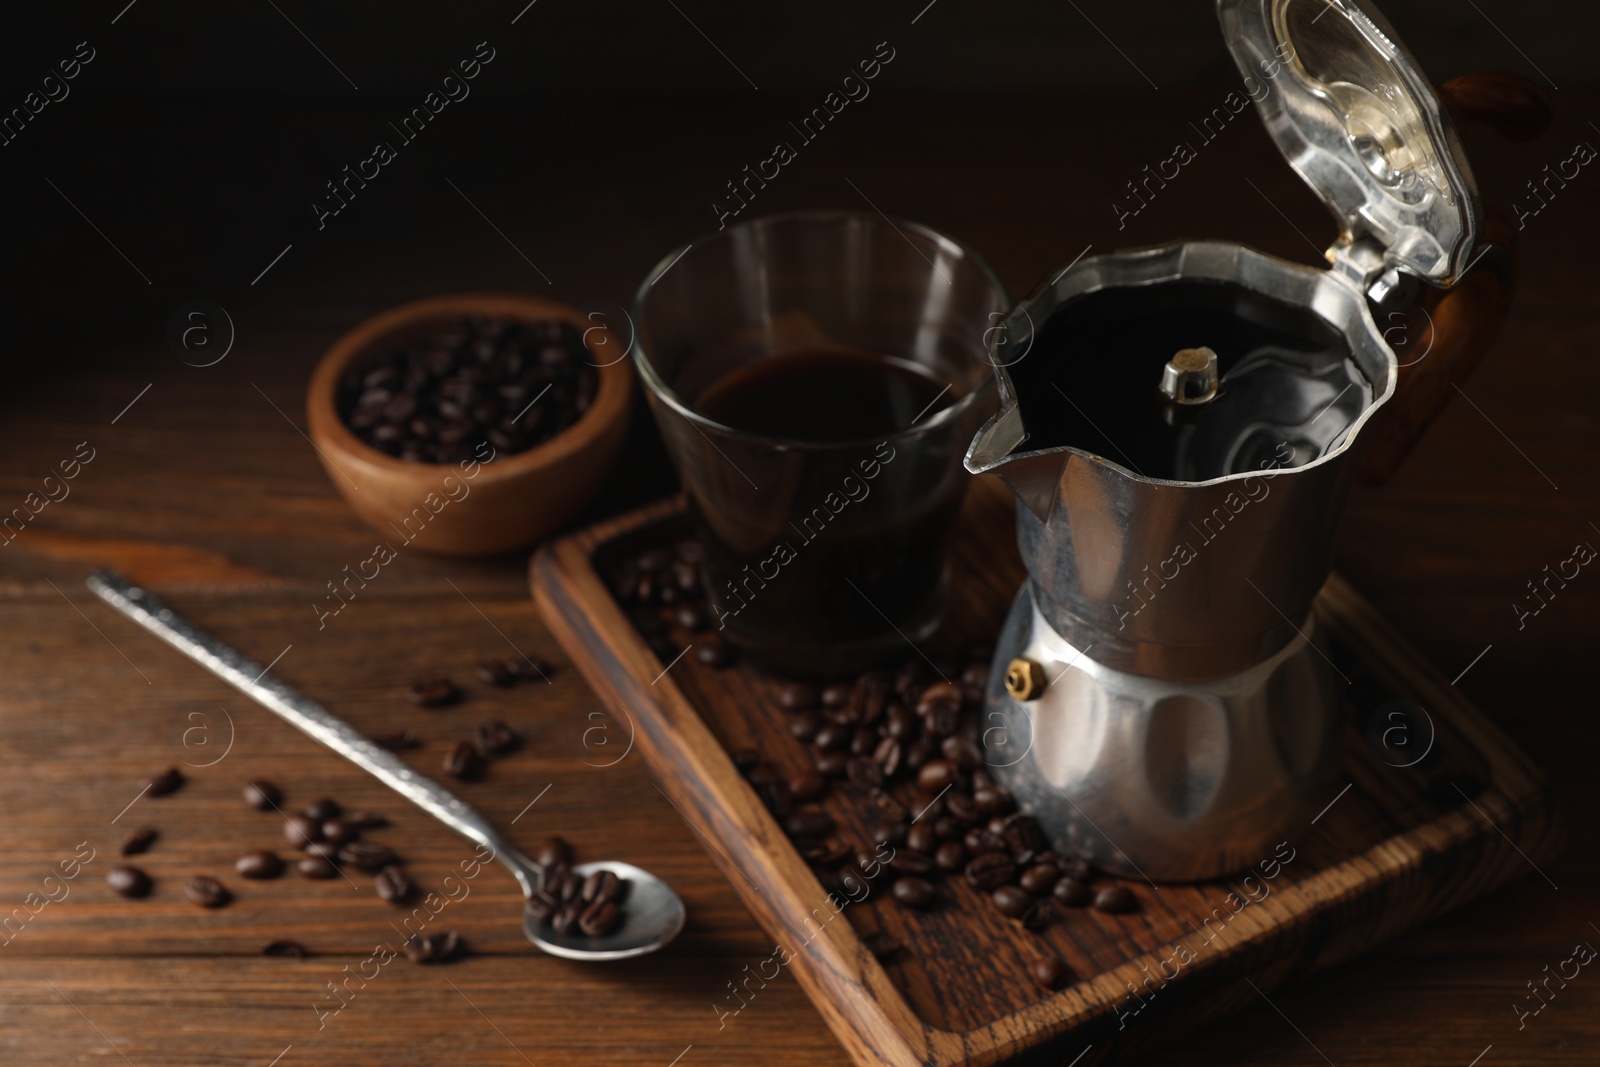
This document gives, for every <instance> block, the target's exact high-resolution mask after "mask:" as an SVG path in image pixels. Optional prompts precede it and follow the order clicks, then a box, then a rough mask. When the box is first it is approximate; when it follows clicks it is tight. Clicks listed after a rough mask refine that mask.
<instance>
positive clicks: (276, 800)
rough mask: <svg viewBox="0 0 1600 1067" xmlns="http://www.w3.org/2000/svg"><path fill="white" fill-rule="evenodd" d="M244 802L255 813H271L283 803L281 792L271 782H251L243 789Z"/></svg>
mask: <svg viewBox="0 0 1600 1067" xmlns="http://www.w3.org/2000/svg"><path fill="white" fill-rule="evenodd" d="M244 802H245V803H246V804H248V805H250V806H251V807H252V808H255V809H256V810H257V811H273V810H275V809H276V808H277V807H278V805H279V804H282V803H283V791H282V790H281V789H279V788H278V787H277V786H275V785H273V784H272V783H271V782H263V781H255V782H251V783H250V784H249V785H247V786H245V787H244Z"/></svg>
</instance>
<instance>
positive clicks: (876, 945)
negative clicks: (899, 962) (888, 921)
mask: <svg viewBox="0 0 1600 1067" xmlns="http://www.w3.org/2000/svg"><path fill="white" fill-rule="evenodd" d="M861 943H862V944H863V945H865V946H866V949H867V951H868V952H870V953H872V958H873V959H875V960H878V961H880V962H882V961H883V960H887V959H890V958H891V957H893V956H896V955H898V954H899V952H900V947H901V946H900V942H898V941H896V940H895V939H894V938H892V937H890V936H889V935H888V934H885V933H882V932H879V933H875V934H868V935H866V936H865V937H864V938H862V939H861Z"/></svg>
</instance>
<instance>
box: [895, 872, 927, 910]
mask: <svg viewBox="0 0 1600 1067" xmlns="http://www.w3.org/2000/svg"><path fill="white" fill-rule="evenodd" d="M891 893H892V894H893V895H894V900H895V903H896V904H899V905H900V906H901V907H902V908H913V909H915V910H917V911H923V910H925V909H927V908H931V907H933V901H934V896H935V894H934V889H933V883H932V882H930V881H928V880H927V879H925V878H914V877H909V878H897V879H895V883H894V887H893V889H892V890H891Z"/></svg>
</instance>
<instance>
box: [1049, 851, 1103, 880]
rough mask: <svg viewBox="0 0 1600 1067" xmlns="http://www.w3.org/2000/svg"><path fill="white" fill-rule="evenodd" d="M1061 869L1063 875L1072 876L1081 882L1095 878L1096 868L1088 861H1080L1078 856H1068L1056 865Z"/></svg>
mask: <svg viewBox="0 0 1600 1067" xmlns="http://www.w3.org/2000/svg"><path fill="white" fill-rule="evenodd" d="M1056 866H1057V867H1060V868H1061V873H1062V874H1070V875H1071V876H1072V877H1074V878H1077V879H1079V880H1081V881H1088V880H1089V879H1090V878H1092V877H1094V867H1092V866H1091V865H1090V864H1089V861H1088V860H1085V859H1079V858H1078V857H1077V856H1067V857H1065V858H1063V859H1062V860H1061V861H1060V862H1058V863H1057V864H1056Z"/></svg>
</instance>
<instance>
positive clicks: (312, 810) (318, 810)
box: [305, 797, 344, 822]
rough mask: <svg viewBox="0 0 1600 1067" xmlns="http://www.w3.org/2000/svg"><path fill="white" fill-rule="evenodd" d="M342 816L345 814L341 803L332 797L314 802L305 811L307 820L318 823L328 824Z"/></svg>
mask: <svg viewBox="0 0 1600 1067" xmlns="http://www.w3.org/2000/svg"><path fill="white" fill-rule="evenodd" d="M342 814H344V808H342V807H340V805H339V802H338V801H337V800H334V799H333V798H332V797H322V798H321V799H318V800H313V801H312V802H311V803H309V804H307V805H306V810H305V816H306V818H308V819H315V820H317V821H318V822H326V821H327V820H329V819H337V818H338V817H339V816H340V815H342Z"/></svg>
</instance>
